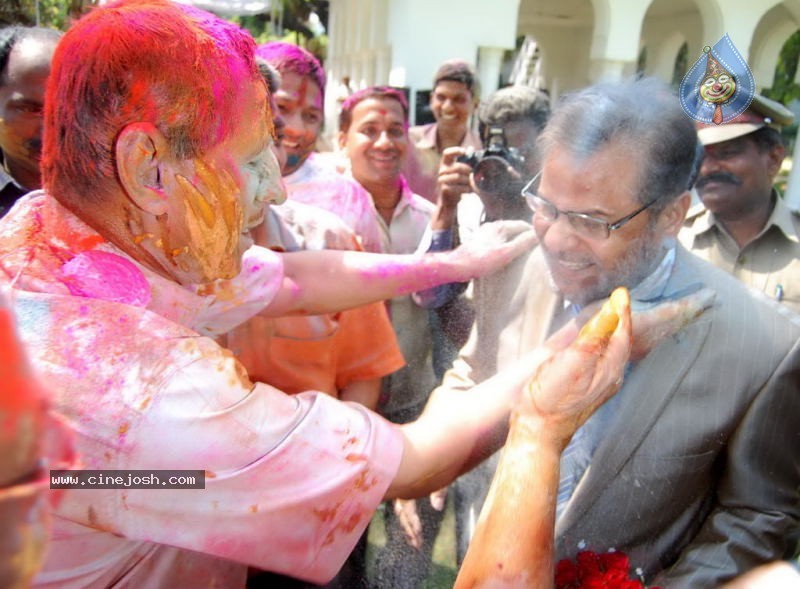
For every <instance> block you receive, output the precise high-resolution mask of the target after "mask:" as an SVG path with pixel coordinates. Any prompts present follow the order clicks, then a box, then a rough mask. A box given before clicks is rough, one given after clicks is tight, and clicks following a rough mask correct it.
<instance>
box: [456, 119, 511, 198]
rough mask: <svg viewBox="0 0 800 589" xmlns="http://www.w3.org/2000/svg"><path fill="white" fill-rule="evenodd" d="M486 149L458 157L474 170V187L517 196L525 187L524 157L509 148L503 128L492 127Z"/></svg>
mask: <svg viewBox="0 0 800 589" xmlns="http://www.w3.org/2000/svg"><path fill="white" fill-rule="evenodd" d="M485 145H486V149H481V150H479V151H476V152H474V153H472V154H470V155H462V156H459V157H458V158H456V159H457V161H459V162H462V163H465V164H467V165H469V166H470V167H471V168H472V178H473V181H474V182H475V187H476V188H477V189H478V190H480V191H481V192H486V193H489V194H509V195H514V196H517V195H519V193H520V191H521V190H522V186H523V184H524V181H523V170H524V165H525V158H524V157H523V156H522V155H520V153H519V151H517V150H516V149H515V148H513V147H509V146H508V142H507V141H506V134H505V132H504V131H503V129H502V127H490V128H489V132H488V138H487V140H486V142H485Z"/></svg>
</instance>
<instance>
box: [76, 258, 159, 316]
mask: <svg viewBox="0 0 800 589" xmlns="http://www.w3.org/2000/svg"><path fill="white" fill-rule="evenodd" d="M61 280H62V281H63V282H64V284H66V286H67V288H68V289H69V292H70V293H71V294H73V295H75V296H79V297H87V298H92V299H102V300H105V301H113V302H115V303H125V304H128V305H134V306H136V307H146V306H147V304H148V303H149V302H150V298H151V296H152V295H151V292H150V285H149V284H148V283H147V280H146V279H145V277H144V274H142V271H141V270H139V268H137V267H136V266H135V265H134V264H133V263H132V262H130V261H128V260H126V259H125V258H123V257H122V256H118V255H117V254H112V253H109V252H103V251H99V250H90V251H86V252H83V253H81V254H78V255H77V256H75V257H74V258H72V259H71V260H69V261H68V262H66V263H65V264H64V265H63V266H61Z"/></svg>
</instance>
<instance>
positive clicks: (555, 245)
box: [534, 214, 580, 250]
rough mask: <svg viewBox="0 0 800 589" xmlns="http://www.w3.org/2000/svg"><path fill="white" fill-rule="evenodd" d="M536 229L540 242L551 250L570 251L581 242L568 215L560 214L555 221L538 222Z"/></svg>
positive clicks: (535, 223) (535, 222) (535, 225)
mask: <svg viewBox="0 0 800 589" xmlns="http://www.w3.org/2000/svg"><path fill="white" fill-rule="evenodd" d="M534 227H535V228H536V234H537V235H538V236H539V241H540V242H542V243H544V244H545V247H546V248H547V249H549V250H570V249H573V248H575V247H576V245H577V244H578V243H579V242H580V237H579V235H578V234H577V233H576V231H575V229H574V228H573V227H572V223H570V221H569V218H568V217H567V216H566V215H563V214H559V215H558V217H556V219H555V220H554V221H547V222H545V221H538V222H537V221H536V217H535V216H534Z"/></svg>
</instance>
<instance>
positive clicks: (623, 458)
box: [556, 247, 712, 535]
mask: <svg viewBox="0 0 800 589" xmlns="http://www.w3.org/2000/svg"><path fill="white" fill-rule="evenodd" d="M690 256H691V254H687V253H686V252H685V250H682V248H680V247H679V248H678V257H677V258H676V262H675V267H674V270H673V273H672V276H671V277H670V279H669V282H668V283H667V287H666V289H665V293H664V294H665V296H669V295H671V294H673V293H675V292H677V291H680V290H682V289H684V288H686V287H687V286H689V285H690V284H693V283H696V282H701V281H702V277H701V276H700V275H699V274H698V273H697V272H695V270H694V265H693V264H692V263H691V260H689V259H688V258H689V257H690ZM711 317H712V314H711V313H710V312H707V313H706V314H705V315H704V316H702V317H700V318H699V319H698V320H696V321H694V322H693V323H691V324H690V325H688V326H687V327H685V328H684V329H682V330H681V331H680V332H679V333H678V334H677V335H675V336H674V337H672V338H671V339H669V340H667V341H665V342H663V343H662V344H661V345H660V346H658V347H657V348H656V349H655V350H653V351H652V352H651V353H650V354H649V355H648V356H647V357H646V358H644V359H643V360H641V361H639V362H638V364H637V365H636V366H635V367H633V369H632V370H631V372H630V374H628V376H627V377H626V379H625V384H624V385H623V388H622V390H621V391H620V392H619V393H618V394H623V395H625V398H624V399H623V402H622V403H620V406H619V413H618V415H617V417H616V418H615V421H614V423H613V425H612V426H611V428H610V430H609V431H608V434H607V435H606V436H605V437H604V438H603V440H602V441H601V442H600V445H599V446H598V448H597V450H596V451H595V454H594V456H593V457H592V463H591V465H590V467H589V469H588V470H587V471H586V474H585V475H584V477H583V478H582V479H581V482H580V483H579V484H578V486H577V488H576V489H575V493H574V495H573V497H572V500H571V501H570V503H569V505H568V506H567V508H566V511H565V512H564V514H563V515H562V517H561V518H560V519H559V521H558V523H557V525H556V534H557V535H558V534H560V533H562V532H564V531H566V530H568V529H569V528H570V527H572V526H573V525H575V524H576V523H577V522H578V521H579V520H580V518H581V517H582V516H583V515H584V514H585V513H586V512H587V511H588V510H589V509H590V508H591V506H592V504H593V503H594V501H595V499H596V498H597V496H598V495H599V494H601V493H603V491H604V490H606V489H608V488H609V487H610V485H611V484H612V482H613V480H614V478H615V477H616V476H617V475H618V473H619V472H620V470H621V469H622V467H623V466H624V465H625V463H626V462H627V461H628V460H629V459H630V458H631V456H632V455H633V453H634V452H635V451H636V449H637V448H638V447H639V444H640V443H641V442H642V440H643V439H644V437H645V436H646V434H647V432H648V431H650V429H651V428H652V426H653V424H654V423H655V421H656V419H658V417H659V415H660V414H661V413H662V411H663V410H664V407H665V406H666V405H667V403H668V402H669V401H670V399H671V398H672V396H673V395H674V394H675V391H676V390H677V388H678V385H679V384H680V382H681V381H682V380H683V377H684V375H685V374H686V372H687V370H689V368H690V367H691V366H692V364H693V362H694V360H695V359H696V358H697V356H698V354H699V352H700V349H701V348H702V346H703V342H705V340H706V337H707V336H708V332H709V328H710V325H711ZM592 465H595V466H592Z"/></svg>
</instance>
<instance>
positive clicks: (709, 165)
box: [700, 150, 720, 176]
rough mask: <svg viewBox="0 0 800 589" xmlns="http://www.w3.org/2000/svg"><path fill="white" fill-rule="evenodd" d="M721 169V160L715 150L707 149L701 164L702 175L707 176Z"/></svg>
mask: <svg viewBox="0 0 800 589" xmlns="http://www.w3.org/2000/svg"><path fill="white" fill-rule="evenodd" d="M719 170H720V165H719V160H718V159H717V158H716V157H715V155H714V152H713V151H709V150H706V152H705V154H704V155H703V163H702V164H700V175H701V176H705V175H707V174H711V173H712V172H718V171H719Z"/></svg>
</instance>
